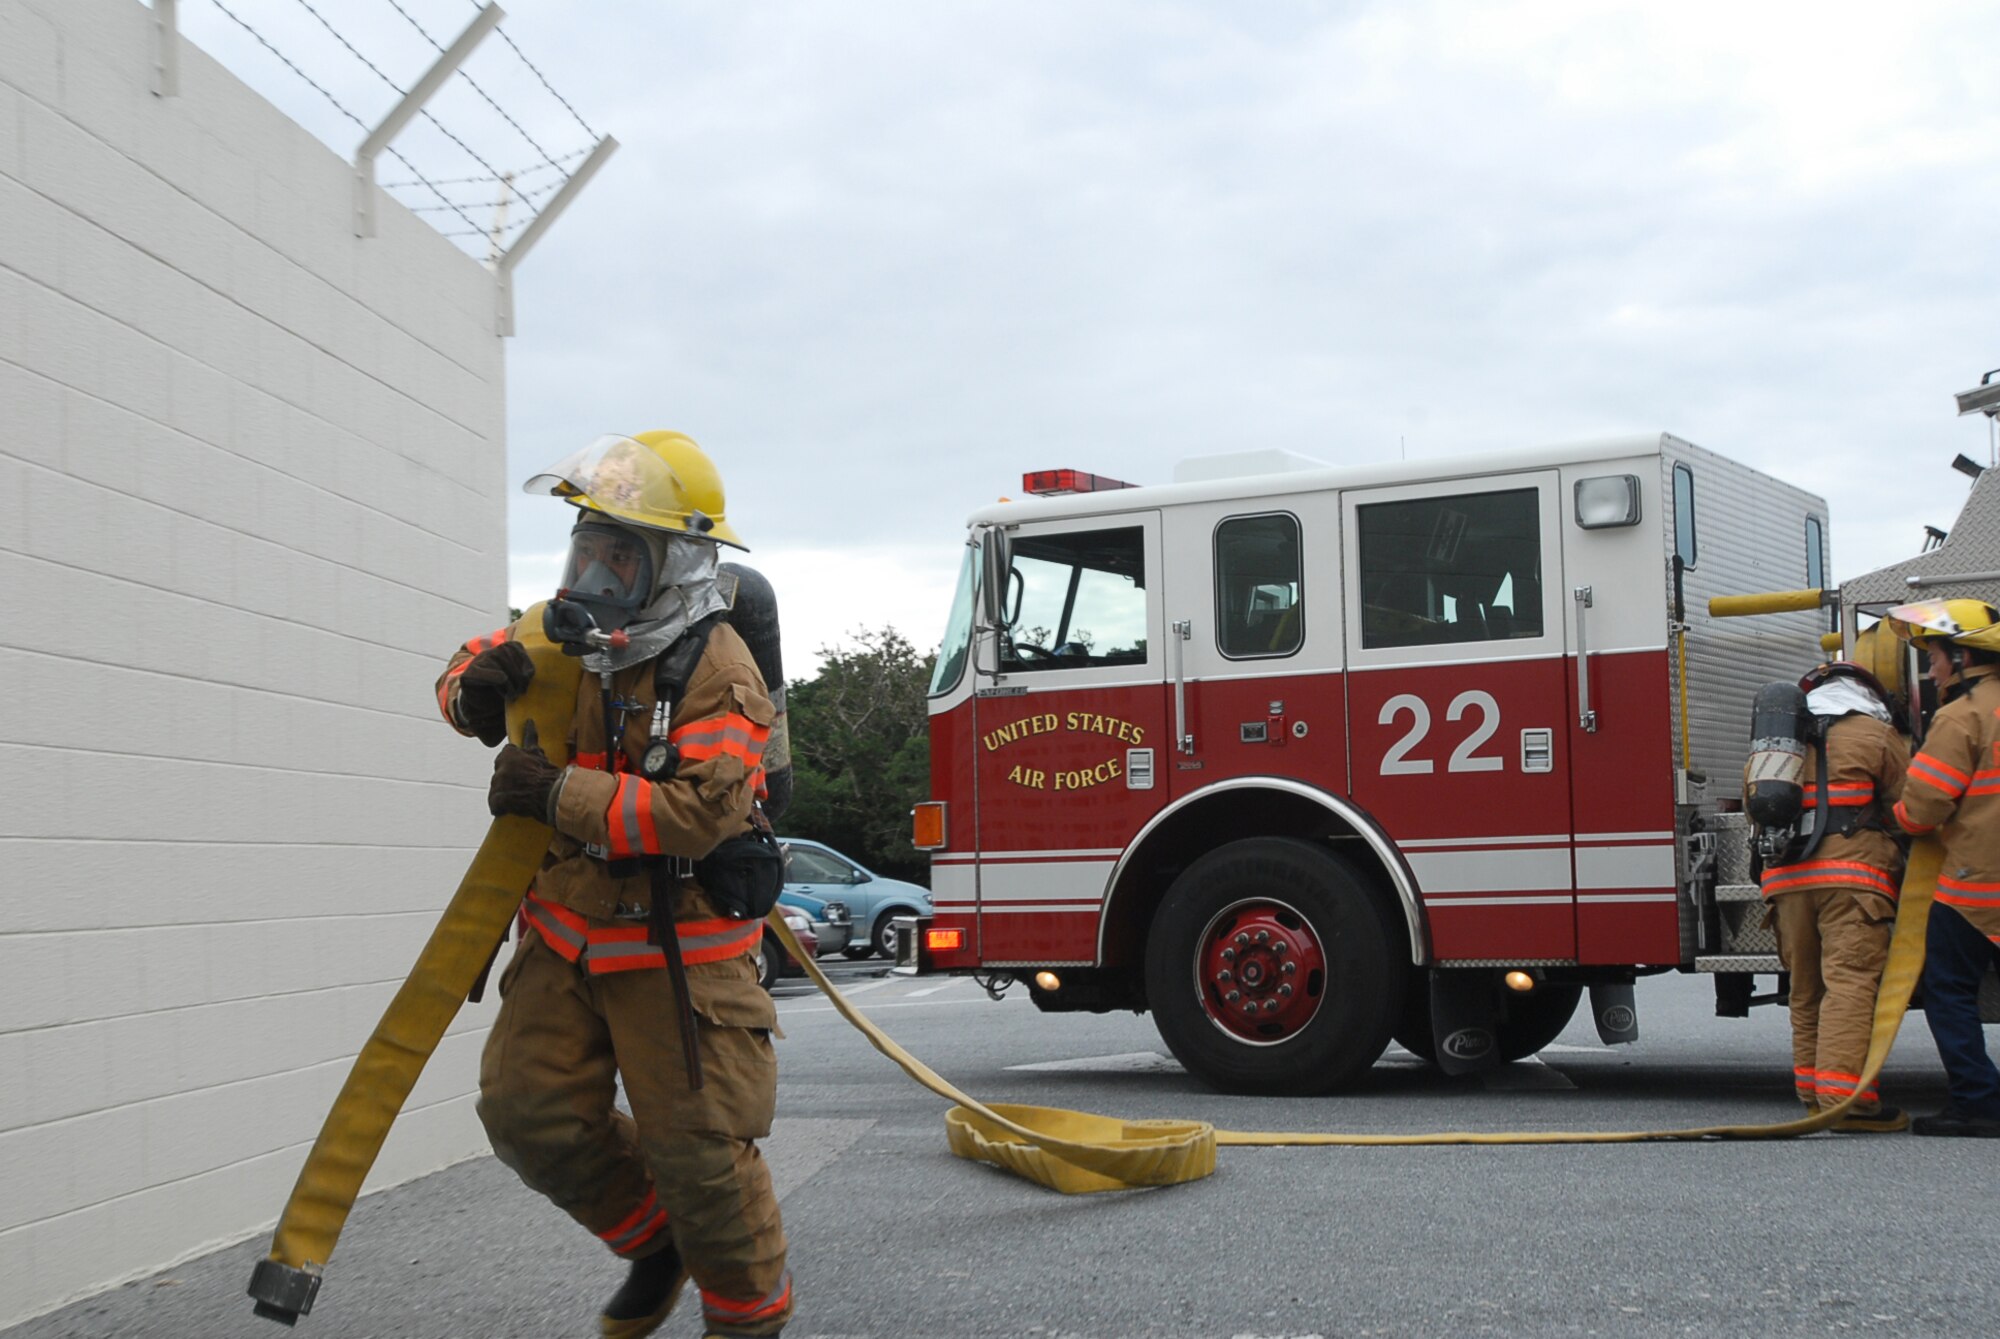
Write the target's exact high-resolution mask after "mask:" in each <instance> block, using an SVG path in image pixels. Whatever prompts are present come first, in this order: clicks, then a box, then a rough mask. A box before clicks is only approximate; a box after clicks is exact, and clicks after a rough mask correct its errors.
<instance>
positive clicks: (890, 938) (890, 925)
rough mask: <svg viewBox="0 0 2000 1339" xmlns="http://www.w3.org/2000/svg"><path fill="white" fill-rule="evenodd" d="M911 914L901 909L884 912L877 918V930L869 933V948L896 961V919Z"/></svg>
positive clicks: (891, 960)
mask: <svg viewBox="0 0 2000 1339" xmlns="http://www.w3.org/2000/svg"><path fill="white" fill-rule="evenodd" d="M909 914H910V913H909V912H907V911H903V910H901V909H900V908H898V909H893V910H890V911H885V912H883V913H882V914H881V915H880V916H877V917H876V918H875V928H874V929H872V930H870V931H869V932H868V947H869V948H870V949H872V950H873V951H875V952H876V953H879V954H881V955H882V956H883V957H885V958H887V959H888V960H889V961H890V962H894V961H895V960H896V925H895V921H896V917H898V916H907V915H909Z"/></svg>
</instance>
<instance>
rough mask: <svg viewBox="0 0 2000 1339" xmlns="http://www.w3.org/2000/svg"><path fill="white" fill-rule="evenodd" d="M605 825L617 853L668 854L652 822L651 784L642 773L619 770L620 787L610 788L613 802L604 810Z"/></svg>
mask: <svg viewBox="0 0 2000 1339" xmlns="http://www.w3.org/2000/svg"><path fill="white" fill-rule="evenodd" d="M604 826H605V828H606V830H607V831H608V832H609V834H610V840H609V843H608V845H609V847H610V850H611V854H612V855H614V856H617V857H619V858H621V859H622V858H624V857H626V856H635V855H664V854H666V851H665V848H663V847H662V846H661V845H660V833H659V829H658V828H657V827H656V826H655V824H654V822H653V790H652V784H651V783H650V782H648V781H647V780H645V779H644V778H643V777H637V776H633V775H631V774H630V773H623V774H620V776H619V778H618V789H616V790H614V791H613V792H611V805H610V807H609V808H608V809H606V810H605V812H604Z"/></svg>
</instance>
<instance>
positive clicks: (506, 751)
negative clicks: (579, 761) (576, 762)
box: [486, 721, 563, 827]
mask: <svg viewBox="0 0 2000 1339" xmlns="http://www.w3.org/2000/svg"><path fill="white" fill-rule="evenodd" d="M562 775H563V769H562V768H560V767H557V766H556V765H555V764H554V763H552V762H550V761H549V758H548V755H547V754H545V753H543V752H542V744H541V740H540V739H539V738H538V737H537V736H536V734H535V723H534V722H533V721H529V722H528V726H527V728H526V729H525V730H523V731H522V732H521V743H520V746H519V747H516V746H515V745H513V744H508V745H506V746H505V747H503V748H502V749H501V750H500V753H499V756H497V757H495V758H494V759H493V780H492V783H491V784H489V785H488V786H487V787H486V810H487V812H488V813H490V814H492V815H493V816H494V817H495V818H499V817H501V816H502V815H503V814H518V815H520V816H521V817H522V818H532V819H534V820H535V821H536V822H537V823H547V824H548V825H549V826H550V827H554V826H555V807H556V806H555V798H556V791H557V788H558V787H559V786H560V785H561V783H562Z"/></svg>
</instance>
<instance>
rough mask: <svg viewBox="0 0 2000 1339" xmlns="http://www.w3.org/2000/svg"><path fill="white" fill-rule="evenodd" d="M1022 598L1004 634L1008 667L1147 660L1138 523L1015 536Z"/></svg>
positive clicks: (1026, 670)
mask: <svg viewBox="0 0 2000 1339" xmlns="http://www.w3.org/2000/svg"><path fill="white" fill-rule="evenodd" d="M1013 576H1014V580H1015V581H1016V582H1018V590H1019V603H1018V605H1016V606H1015V612H1014V619H1013V622H1012V623H1011V624H1009V625H1008V627H1007V629H1006V635H1004V636H1003V637H1002V638H1001V639H1000V668H1001V670H1002V671H1004V672H1005V673H1008V674H1031V673H1035V672H1038V671H1041V670H1060V669H1081V668H1084V667H1086V666H1090V665H1143V664H1145V663H1146V544H1145V531H1144V530H1142V529H1140V528H1139V527H1138V526H1136V525H1134V526H1121V527H1120V528H1118V529H1115V530H1072V531H1069V532H1067V533H1065V534H1056V535H1032V534H1023V535H1017V536H1015V539H1014V573H1013Z"/></svg>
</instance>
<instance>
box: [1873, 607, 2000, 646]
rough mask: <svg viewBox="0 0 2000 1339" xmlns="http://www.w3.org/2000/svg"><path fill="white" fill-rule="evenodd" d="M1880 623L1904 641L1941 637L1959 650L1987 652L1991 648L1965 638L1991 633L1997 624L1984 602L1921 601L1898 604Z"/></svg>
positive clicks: (1922, 640) (1995, 615)
mask: <svg viewBox="0 0 2000 1339" xmlns="http://www.w3.org/2000/svg"><path fill="white" fill-rule="evenodd" d="M1884 619H1885V621H1887V623H1888V624H1889V627H1890V629H1891V630H1893V631H1894V632H1895V634H1896V635H1897V636H1898V637H1901V638H1902V639H1903V640H1904V641H1909V642H1918V643H1921V642H1925V641H1928V640H1930V639H1931V638H1934V637H1944V638H1948V639H1950V640H1951V641H1954V642H1958V643H1959V644H1960V645H1962V646H1976V647H1979V648H1980V649H1982V650H1991V649H1994V648H1993V647H1989V646H1986V645H1985V644H1984V643H1982V642H1979V641H1972V640H1968V638H1969V637H1970V635H1971V634H1973V633H1978V632H1987V633H1991V631H1992V629H1993V627H1994V625H1995V624H1996V623H2000V614H1995V613H1994V612H1993V606H1992V605H1990V604H1988V603H1986V601H1984V600H1925V601H1923V602H1922V603H1921V604H1899V605H1897V606H1896V607H1895V608H1894V609H1891V610H1890V611H1889V612H1888V613H1887V614H1886V615H1884Z"/></svg>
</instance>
